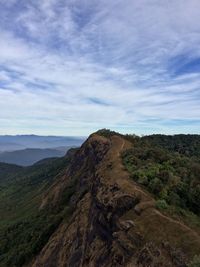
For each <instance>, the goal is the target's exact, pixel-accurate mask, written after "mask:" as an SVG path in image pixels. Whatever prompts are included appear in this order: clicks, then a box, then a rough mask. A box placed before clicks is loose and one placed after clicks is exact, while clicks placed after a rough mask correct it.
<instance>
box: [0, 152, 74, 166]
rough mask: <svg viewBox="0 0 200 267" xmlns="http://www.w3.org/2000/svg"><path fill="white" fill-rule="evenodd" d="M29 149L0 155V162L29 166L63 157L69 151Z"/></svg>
mask: <svg viewBox="0 0 200 267" xmlns="http://www.w3.org/2000/svg"><path fill="white" fill-rule="evenodd" d="M68 149H69V148H66V150H65V151H63V150H57V149H39V148H27V149H23V150H17V151H12V152H2V153H0V162H4V163H11V164H16V165H20V166H29V165H32V164H34V163H36V162H37V161H40V160H42V159H45V158H53V157H63V156H64V155H65V154H66V152H67V150H68Z"/></svg>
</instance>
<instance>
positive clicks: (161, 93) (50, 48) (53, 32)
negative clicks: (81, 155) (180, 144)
mask: <svg viewBox="0 0 200 267" xmlns="http://www.w3.org/2000/svg"><path fill="white" fill-rule="evenodd" d="M64 3H65V4H64ZM1 4H3V5H4V8H5V9H6V8H7V7H6V6H5V3H3V2H2V3H1ZM11 4H12V5H11ZM14 5H15V7H14V11H13V10H12V12H14V13H13V17H12V20H13V25H12V26H10V27H7V20H6V17H5V18H4V20H3V23H2V24H1V26H0V47H1V49H0V66H1V67H2V70H1V71H0V108H1V113H0V123H1V129H0V133H6V132H7V131H8V132H9V133H12V132H13V133H20V132H35V133H45V134H46V133H49V134H51V133H55V134H62V135H64V134H69V135H70V134H77V133H79V134H80V135H81V134H87V133H89V132H90V131H93V130H95V129H97V128H101V127H112V128H116V129H117V128H120V126H121V125H123V127H124V129H128V130H129V131H133V128H132V127H133V126H134V125H135V127H136V129H137V132H138V131H140V130H141V132H142V131H143V130H144V129H145V131H147V130H146V128H149V132H151V131H152V129H153V127H155V128H156V129H157V130H159V131H161V130H162V129H163V131H165V132H167V131H169V128H167V127H168V126H163V123H165V122H166V121H170V120H171V121H173V120H182V121H184V120H185V125H187V121H190V120H191V121H192V120H193V121H194V120H198V119H199V116H200V109H199V104H200V103H199V102H200V93H199V83H200V76H199V74H198V73H186V74H184V75H183V76H181V77H173V76H172V75H171V73H170V71H171V70H169V69H168V63H169V62H170V60H171V59H172V58H174V57H176V56H179V55H185V56H186V57H190V58H193V57H196V58H197V57H198V56H199V53H200V51H199V42H200V32H199V28H200V21H199V19H197V17H199V15H200V14H199V13H200V3H199V1H195V0H192V1H190V2H188V1H186V0H184V1H179V0H176V1H171V2H160V1H153V0H152V1H150V0H148V1H147V0H140V1H139V0H138V1H130V0H126V1H103V0H102V1H98V2H97V1H87V2H86V1H83V2H81V3H80V1H68V2H67V4H66V2H65V1H60V2H59V3H58V2H57V1H54V0H51V1H29V2H28V3H26V4H25V6H23V7H21V8H19V6H18V9H17V8H16V5H17V3H15V2H14V1H13V2H12V3H11V2H10V6H9V10H10V8H11V6H14ZM3 14H4V16H5V13H3ZM6 14H7V13H6ZM174 67H176V66H174ZM2 82H3V83H2ZM92 99H94V101H92ZM95 100H96V101H95ZM101 102H102V105H101ZM186 106H188V107H190V108H185V107H186ZM151 119H157V120H158V121H159V120H160V122H156V123H154V125H153V126H152V122H151ZM148 120H149V122H148ZM144 121H145V122H144ZM168 124H169V123H168ZM11 125H12V126H11ZM172 127H173V129H174V131H176V130H177V131H178V130H179V129H180V128H178V127H176V126H175V125H173V126H172ZM179 127H180V125H179ZM120 129H121V128H120ZM182 129H183V128H182ZM190 130H191V129H190ZM196 130H200V129H199V128H198V127H196V126H195V125H194V131H196ZM184 131H185V128H184ZM188 131H189V130H188Z"/></svg>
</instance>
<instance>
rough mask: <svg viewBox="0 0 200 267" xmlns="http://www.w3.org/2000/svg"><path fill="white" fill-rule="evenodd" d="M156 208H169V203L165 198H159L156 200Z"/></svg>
mask: <svg viewBox="0 0 200 267" xmlns="http://www.w3.org/2000/svg"><path fill="white" fill-rule="evenodd" d="M156 208H158V209H159V210H165V209H167V208H168V204H167V202H166V201H165V200H164V199H159V200H157V201H156Z"/></svg>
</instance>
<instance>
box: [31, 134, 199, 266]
mask: <svg viewBox="0 0 200 267" xmlns="http://www.w3.org/2000/svg"><path fill="white" fill-rule="evenodd" d="M132 146H133V144H132V143H130V142H129V141H127V140H126V139H125V138H123V137H122V136H120V135H115V134H112V135H110V136H108V137H103V136H100V135H99V134H93V135H91V136H90V137H89V139H88V140H87V141H86V142H85V143H84V144H83V145H82V147H81V148H80V150H78V151H77V152H76V153H75V155H74V157H73V160H72V162H71V164H70V165H69V167H68V169H67V170H66V173H65V174H64V175H63V176H61V177H59V179H57V180H56V181H55V182H54V183H53V184H52V186H51V187H50V188H49V189H48V191H47V192H46V193H45V194H44V196H43V200H42V203H41V205H40V211H44V210H49V209H56V208H58V207H59V206H60V205H65V204H66V205H67V206H68V207H69V208H70V214H71V217H70V220H65V219H64V220H63V221H62V222H61V223H60V224H59V226H58V228H57V229H56V230H55V231H54V233H53V234H52V235H51V237H50V238H49V240H48V242H47V243H46V245H45V246H44V247H43V249H42V250H41V251H40V253H39V254H38V255H37V257H35V258H34V259H33V261H32V262H31V263H29V265H28V266H32V267H44V266H48V267H55V266H58V267H64V266H70V267H71V266H73V267H76V266H77V267H79V266H82V267H86V266H87V267H88V266H89V267H96V266H97V267H98V266H101V267H104V266H105V267H109V266H110V267H111V266H113V267H114V266H132V267H134V266H152V267H156V266H163V267H164V266H166V267H170V266H177V267H183V266H186V264H187V262H188V261H190V259H191V258H192V257H193V256H194V255H195V254H200V236H199V230H197V229H192V228H191V227H190V226H188V225H186V224H184V223H183V222H182V221H179V220H176V219H174V218H171V217H169V216H168V215H166V214H163V213H161V212H160V211H159V210H157V209H156V208H155V199H154V197H153V195H151V194H150V193H149V192H147V191H146V190H145V189H144V187H141V186H140V185H139V184H137V183H136V182H135V181H134V180H132V179H130V175H129V173H128V172H127V171H126V170H125V169H124V167H123V165H122V162H121V153H123V152H124V151H126V150H127V149H129V148H131V147H132Z"/></svg>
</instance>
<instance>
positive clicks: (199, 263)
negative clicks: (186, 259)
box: [188, 256, 200, 267]
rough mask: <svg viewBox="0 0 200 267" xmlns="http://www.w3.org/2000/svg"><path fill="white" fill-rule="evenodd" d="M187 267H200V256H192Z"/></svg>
mask: <svg viewBox="0 0 200 267" xmlns="http://www.w3.org/2000/svg"><path fill="white" fill-rule="evenodd" d="M188 267H200V256H194V259H193V260H192V261H191V262H190V263H189V265H188Z"/></svg>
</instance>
